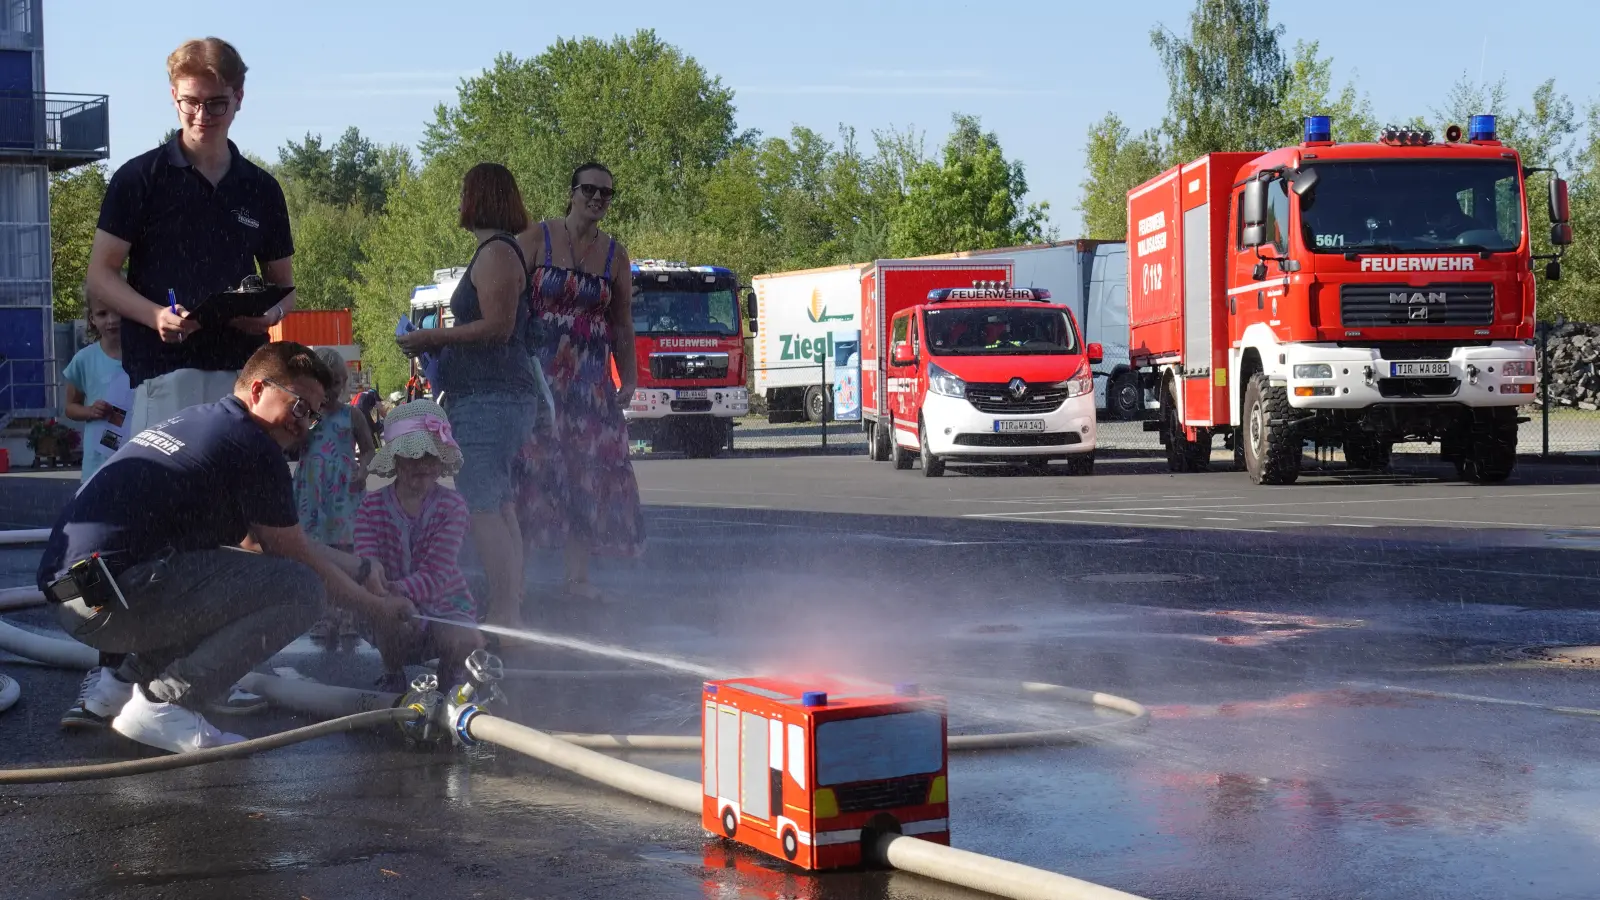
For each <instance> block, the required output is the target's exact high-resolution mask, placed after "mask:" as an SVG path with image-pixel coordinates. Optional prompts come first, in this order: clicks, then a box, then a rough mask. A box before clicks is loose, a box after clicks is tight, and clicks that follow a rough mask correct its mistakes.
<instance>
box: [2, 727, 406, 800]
mask: <svg viewBox="0 0 1600 900" xmlns="http://www.w3.org/2000/svg"><path fill="white" fill-rule="evenodd" d="M418 715H419V713H418V712H417V711H416V710H414V709H410V708H404V709H375V710H372V711H370V712H362V713H356V714H355V715H350V716H344V717H342V718H338V719H330V720H328V721H326V722H318V723H317V724H315V725H307V726H306V727H304V728H295V729H291V730H289V731H280V732H278V733H277V734H269V735H267V736H266V737H261V738H255V739H254V740H249V741H244V742H241V743H238V744H229V745H227V746H225V747H211V748H209V749H206V750H196V751H194V752H192V753H175V754H173V755H171V756H157V757H152V758H150V759H130V760H125V761H123V762H114V763H101V764H99V765H90V766H58V767H55V768H50V769H0V785H5V784H48V783H60V782H67V781H97V780H100V779H103V778H123V777H125V776H128V775H145V774H148V773H150V772H165V771H168V770H171V769H182V768H186V767H188V766H199V765H204V764H206V763H214V762H221V761H223V760H225V759H239V758H241V757H245V756H250V755H252V754H255V753H260V752H261V751H263V750H276V749H278V748H279V747H287V746H289V745H290V744H298V743H301V742H302V741H309V740H312V739H314V738H319V737H326V736H328V735H330V734H341V733H343V732H346V731H355V730H357V729H361V728H373V727H377V726H380V725H391V724H393V725H400V724H403V723H405V722H409V721H411V720H412V719H414V718H416V717H417V716H418Z"/></svg>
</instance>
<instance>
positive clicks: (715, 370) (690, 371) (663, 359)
mask: <svg viewBox="0 0 1600 900" xmlns="http://www.w3.org/2000/svg"><path fill="white" fill-rule="evenodd" d="M650 374H651V375H652V376H653V377H655V378H661V379H672V378H726V377H728V354H726V353H652V354H650Z"/></svg>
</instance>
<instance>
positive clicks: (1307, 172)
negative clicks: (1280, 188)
mask: <svg viewBox="0 0 1600 900" xmlns="http://www.w3.org/2000/svg"><path fill="white" fill-rule="evenodd" d="M1320 177H1321V176H1319V175H1318V174H1317V170H1316V169H1296V170H1295V173H1294V181H1293V182H1291V184H1290V186H1289V188H1290V190H1292V191H1294V195H1295V196H1296V197H1304V196H1306V195H1307V194H1310V193H1311V192H1312V191H1314V190H1316V189H1317V179H1318V178H1320Z"/></svg>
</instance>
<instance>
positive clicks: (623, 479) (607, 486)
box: [519, 163, 644, 600]
mask: <svg viewBox="0 0 1600 900" xmlns="http://www.w3.org/2000/svg"><path fill="white" fill-rule="evenodd" d="M612 195H613V189H612V179H611V172H610V171H609V170H608V169H606V167H605V166H602V165H600V164H599V163H588V164H586V165H583V166H580V167H579V168H578V170H577V171H575V172H573V173H572V184H571V196H570V199H569V200H568V204H567V214H566V216H565V217H563V218H559V219H548V220H545V221H543V222H540V223H538V226H537V227H535V228H531V229H529V230H528V231H527V232H524V233H523V234H522V235H520V236H519V239H520V240H522V241H523V242H524V248H525V250H526V256H527V257H528V258H529V259H530V260H531V261H532V277H533V290H532V301H531V302H532V305H533V316H532V319H531V321H530V325H531V326H532V327H533V328H534V329H535V331H536V335H537V337H536V340H535V342H534V344H533V346H534V355H535V356H536V357H537V358H538V360H539V363H540V366H541V367H542V369H543V371H544V376H545V379H546V380H547V381H548V383H549V387H550V393H551V397H552V399H553V400H554V403H555V410H554V421H553V423H552V427H550V428H546V429H544V430H542V431H541V432H539V433H538V434H536V435H535V436H534V438H533V440H531V441H530V442H529V443H528V445H527V447H526V449H525V451H524V454H523V455H524V458H525V460H526V461H527V463H528V467H527V469H526V478H525V480H524V483H523V490H522V492H521V496H520V498H519V499H520V505H519V517H520V518H521V521H522V528H523V534H524V535H526V536H527V537H528V540H529V542H530V543H535V544H538V545H540V546H546V547H553V546H560V547H563V548H564V550H565V555H566V590H567V593H568V594H570V595H572V596H575V597H580V598H583V599H588V600H596V599H600V597H601V594H600V591H599V590H598V589H597V588H596V587H595V586H594V585H593V584H592V583H591V582H590V581H589V558H590V556H591V555H592V554H596V553H600V554H604V555H610V556H637V555H638V554H639V553H640V552H641V551H642V550H643V548H644V517H643V515H642V514H641V512H640V509H639V485H638V482H637V481H636V480H635V479H634V475H633V465H632V464H631V463H630V462H629V461H628V427H627V423H626V422H625V421H624V419H623V416H622V411H623V409H624V408H625V407H626V406H627V405H628V403H629V402H630V401H631V400H632V399H633V394H634V390H635V389H636V387H637V385H638V374H637V368H636V363H635V360H634V352H633V302H632V300H633V278H632V275H631V263H630V261H629V258H628V251H627V248H626V247H623V246H622V245H621V244H618V243H617V239H616V238H614V237H612V236H611V235H609V234H606V233H605V232H603V231H601V230H600V220H601V219H602V218H604V217H605V214H606V211H607V210H608V209H609V208H610V206H611V198H612ZM613 361H615V363H616V371H617V373H618V376H619V380H620V382H621V385H620V387H619V386H618V385H616V384H614V383H613V381H612V377H611V372H612V362H613Z"/></svg>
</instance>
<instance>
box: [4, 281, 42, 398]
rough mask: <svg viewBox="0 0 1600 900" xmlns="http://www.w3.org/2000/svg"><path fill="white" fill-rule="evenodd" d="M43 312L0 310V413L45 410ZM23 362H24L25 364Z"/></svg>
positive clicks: (35, 308) (31, 308)
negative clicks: (5, 360)
mask: <svg viewBox="0 0 1600 900" xmlns="http://www.w3.org/2000/svg"><path fill="white" fill-rule="evenodd" d="M44 321H45V319H44V310H42V309H39V308H38V307H20V308H12V309H4V308H0V357H4V358H5V359H7V360H10V361H11V363H10V365H6V364H5V363H4V362H3V361H0V411H7V412H9V411H11V410H14V409H43V408H45V386H46V384H47V383H48V379H47V378H46V377H45V363H44V361H43V360H44V357H45V355H46V354H45V347H44V339H45V335H44ZM23 360H26V361H25V362H24V361H23Z"/></svg>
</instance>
